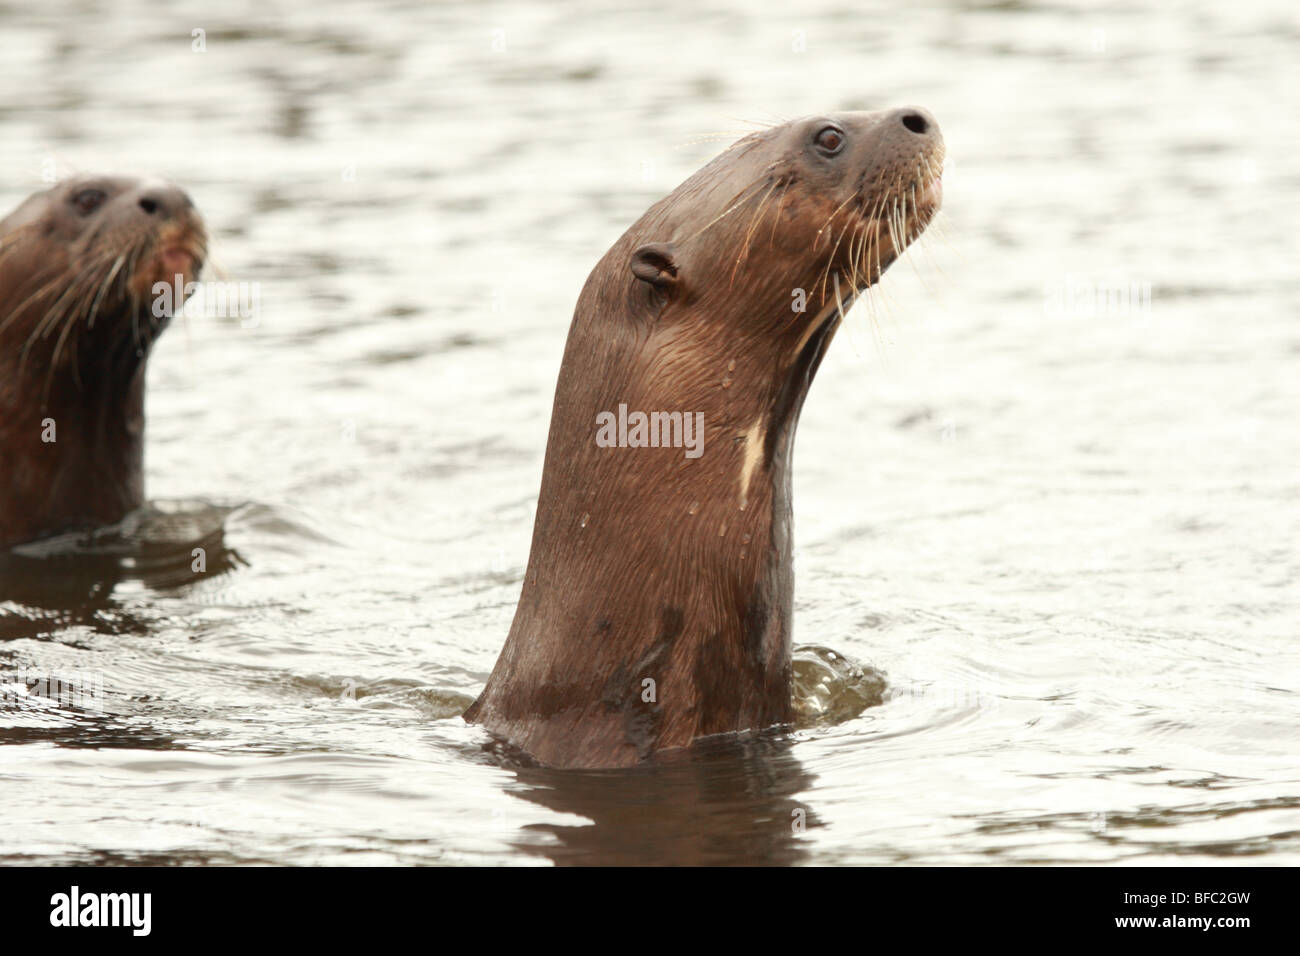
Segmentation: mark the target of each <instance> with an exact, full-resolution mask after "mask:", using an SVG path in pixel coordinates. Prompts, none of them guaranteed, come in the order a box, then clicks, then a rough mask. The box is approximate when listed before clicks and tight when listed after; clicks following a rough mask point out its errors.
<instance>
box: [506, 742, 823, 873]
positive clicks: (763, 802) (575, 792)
mask: <svg viewBox="0 0 1300 956" xmlns="http://www.w3.org/2000/svg"><path fill="white" fill-rule="evenodd" d="M792 746H793V742H792V741H791V739H790V738H789V737H787V736H781V735H776V734H762V735H756V736H752V737H744V738H741V739H735V738H731V739H710V740H705V741H701V742H700V743H699V744H697V745H696V746H694V747H689V748H684V749H682V750H679V751H670V752H666V753H664V754H661V755H660V759H659V760H658V762H657V763H656V764H654V765H653V766H646V767H639V768H635V769H631V770H617V771H614V770H602V771H572V770H547V769H542V768H519V769H517V770H516V771H515V773H516V774H517V785H516V786H511V787H508V788H507V790H508V792H509V793H510V794H512V795H513V796H515V797H518V798H519V799H520V800H525V801H528V802H530V803H535V804H539V805H541V806H544V807H547V808H548V809H550V810H554V811H557V812H560V813H564V814H571V815H575V816H578V817H582V818H584V819H583V822H581V823H573V824H550V823H547V824H532V825H529V826H526V827H524V828H523V832H522V834H521V836H520V837H519V838H518V839H517V840H516V841H514V843H513V845H514V846H515V847H516V848H517V849H518V850H519V851H520V852H523V853H526V854H529V855H532V856H543V857H546V858H547V859H549V860H551V861H552V862H553V863H555V864H557V865H562V866H575V865H593V864H601V865H606V866H645V865H652V866H653V865H677V866H691V865H699V866H719V865H735V864H737V863H745V864H747V865H753V866H783V865H789V864H793V863H801V862H804V861H805V860H807V859H808V855H809V854H808V850H807V844H806V841H805V840H804V838H803V834H804V833H805V832H806V831H807V829H809V828H811V827H815V826H818V825H820V823H819V821H818V819H817V817H816V815H815V813H814V812H813V810H812V809H811V808H810V807H809V806H808V804H807V803H806V802H805V801H801V800H799V799H797V797H798V795H799V794H801V793H803V792H805V791H807V790H808V789H809V788H810V787H811V786H812V784H813V781H814V780H815V779H816V777H815V775H814V774H812V773H810V772H809V771H808V770H807V769H806V768H805V767H804V766H803V764H801V763H800V762H799V760H798V759H797V758H796V757H795V756H794V753H793V752H792Z"/></svg>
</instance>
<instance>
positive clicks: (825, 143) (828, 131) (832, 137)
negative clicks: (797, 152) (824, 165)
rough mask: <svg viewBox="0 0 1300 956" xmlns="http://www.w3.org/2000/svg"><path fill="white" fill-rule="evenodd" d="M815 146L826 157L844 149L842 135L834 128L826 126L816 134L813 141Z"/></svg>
mask: <svg viewBox="0 0 1300 956" xmlns="http://www.w3.org/2000/svg"><path fill="white" fill-rule="evenodd" d="M814 142H816V144H817V146H818V147H819V148H820V149H821V150H822V152H824V153H826V154H827V155H828V156H834V155H835V154H836V153H838V152H839V151H840V150H841V149H842V148H843V147H844V133H843V132H841V131H840V130H838V129H836V128H835V127H834V126H827V127H826V128H825V129H823V130H822V131H821V132H820V133H818V134H817V139H816V140H814Z"/></svg>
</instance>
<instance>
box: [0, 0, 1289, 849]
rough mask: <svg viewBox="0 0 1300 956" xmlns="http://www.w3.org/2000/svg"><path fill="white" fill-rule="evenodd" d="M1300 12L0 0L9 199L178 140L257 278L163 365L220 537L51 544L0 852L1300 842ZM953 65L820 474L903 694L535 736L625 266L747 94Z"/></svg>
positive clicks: (199, 191)
mask: <svg viewBox="0 0 1300 956" xmlns="http://www.w3.org/2000/svg"><path fill="white" fill-rule="evenodd" d="M195 31H202V32H201V33H199V34H198V35H197V36H196V34H195ZM196 47H199V48H200V49H196ZM1297 50H1300V14H1298V13H1297V11H1296V10H1295V8H1294V6H1293V5H1292V4H1289V3H1286V2H1250V3H1235V4H1215V3H1209V2H1205V3H1192V4H1177V3H1164V2H1155V0H1150V2H1145V3H1124V4H1091V3H1070V2H1057V3H1052V4H1042V5H1040V4H1033V3H990V4H984V3H974V2H964V3H963V2H952V3H932V4H919V5H898V4H870V3H868V4H854V3H849V2H847V0H844V2H833V0H815V2H811V3H803V4H800V5H799V9H798V12H797V13H793V12H791V11H790V10H789V8H788V7H787V6H786V5H782V4H775V3H771V4H763V3H754V2H748V0H697V2H692V3H657V4H612V5H605V7H604V12H599V13H597V12H592V11H591V10H590V9H588V5H587V4H580V3H572V2H552V3H546V4H524V3H486V4H481V3H434V4H427V3H379V2H355V3H347V4H340V5H337V6H330V7H328V8H326V7H324V6H323V5H315V4H307V3H301V4H286V3H277V2H267V0H258V2H256V3H253V2H247V3H232V4H228V5H225V8H224V10H223V12H222V13H221V14H220V15H219V16H218V15H215V14H213V13H211V12H210V5H207V4H199V3H193V4H185V3H179V4H173V5H169V6H168V7H167V9H166V11H162V10H160V9H158V8H156V7H155V5H152V4H145V3H143V2H140V0H124V2H118V3H113V4H102V5H101V4H93V3H88V2H82V3H76V2H57V0H56V2H45V3H41V4H22V5H19V4H14V3H5V4H4V5H3V6H0V173H2V174H0V200H3V205H4V207H5V209H6V210H7V209H9V208H12V206H14V205H16V204H17V203H18V202H19V201H20V200H21V199H22V197H24V196H25V195H26V194H28V193H29V192H31V191H33V190H35V189H37V188H40V186H41V179H42V176H43V175H45V174H46V173H48V172H49V171H51V170H52V169H58V170H95V171H101V170H107V171H123V172H129V173H140V172H156V173H161V174H164V175H167V176H169V177H171V178H173V179H175V180H176V181H177V182H179V183H181V184H183V185H184V186H185V187H186V188H187V189H188V190H189V191H190V192H191V194H192V195H193V197H194V198H195V200H196V202H197V204H198V206H199V207H200V209H201V210H202V211H203V212H204V213H205V215H206V217H207V220H208V223H209V227H210V231H211V233H212V235H213V237H214V250H215V254H216V258H217V260H219V262H218V264H219V265H220V267H222V269H223V270H224V272H223V273H222V274H223V275H226V276H228V277H229V278H230V279H231V280H237V281H243V282H248V283H250V284H252V285H250V286H249V288H255V289H257V290H258V295H259V307H258V309H257V310H256V314H255V317H254V318H253V319H252V320H250V321H245V322H240V321H235V320H227V319H215V318H208V317H204V316H203V315H193V316H191V317H189V318H188V319H187V320H186V321H184V322H180V323H177V324H176V325H175V326H174V327H173V328H172V329H171V330H170V331H169V332H168V333H167V335H166V336H165V337H164V338H163V340H162V341H161V343H160V344H159V347H158V348H157V349H156V351H155V353H154V358H153V360H152V363H151V369H150V383H149V388H150V391H149V396H148V414H149V432H148V453H147V462H146V464H147V480H148V491H149V496H150V498H151V499H152V500H153V501H154V502H155V505H154V507H153V509H152V511H151V514H150V515H148V516H146V519H147V520H150V521H153V522H155V523H157V524H159V525H164V526H166V525H168V523H169V522H170V523H172V524H175V523H176V522H181V523H185V522H189V523H190V524H191V525H194V526H195V527H200V526H201V527H200V531H201V535H202V536H203V537H202V540H204V541H205V542H207V543H208V545H207V547H208V551H209V553H210V564H209V569H208V573H207V574H206V575H205V576H203V577H202V578H201V579H199V580H197V581H195V580H194V579H193V578H192V577H187V576H186V575H185V574H183V573H181V574H178V573H175V572H176V567H175V565H176V564H177V560H178V558H177V555H176V554H171V555H168V554H166V553H164V554H163V555H162V556H161V557H159V558H158V559H157V561H156V562H154V563H152V564H151V563H150V561H149V560H147V559H145V558H141V557H140V556H138V555H137V556H136V557H134V558H132V559H130V560H125V559H122V560H118V559H113V560H112V561H109V562H108V564H109V565H112V567H107V569H106V565H105V564H104V562H103V561H99V562H98V563H95V564H94V566H93V567H91V568H89V569H88V567H87V564H86V561H80V562H79V561H76V560H73V561H71V563H70V564H67V563H58V562H51V561H49V560H48V559H41V558H39V557H33V558H31V561H32V562H35V563H34V564H31V565H30V566H27V565H24V568H23V569H18V570H11V571H10V572H7V573H8V574H9V575H10V578H9V580H8V581H6V582H5V588H6V590H7V591H8V594H7V595H6V596H7V597H8V598H9V600H7V601H5V602H4V603H3V604H0V674H2V675H3V676H0V704H2V705H3V706H0V718H2V719H0V861H3V862H20V861H26V862H40V863H71V862H88V863H93V862H122V863H140V862H163V863H204V862H209V863H261V862H270V863H288V864H336V863H359V864H370V863H399V864H405V863H437V864H502V863H504V864H533V863H547V862H555V863H587V862H614V863H687V862H711V863H800V862H802V863H814V864H826V863H882V864H883V863H911V864H973V863H986V864H987V863H992V864H1007V863H1122V864H1123V863H1127V864H1132V863H1141V864H1152V863H1161V864H1169V863H1173V864H1184V863H1186V864H1192V863H1201V864H1204V863H1225V862H1244V863H1254V864H1260V863H1263V864H1291V865H1294V864H1296V863H1297V862H1300V760H1297V751H1298V750H1300V746H1298V744H1297V739H1298V735H1297V722H1298V720H1297V718H1298V717H1300V649H1298V648H1297V636H1298V634H1297V631H1300V599H1298V594H1297V585H1296V578H1297V574H1298V573H1300V557H1298V555H1297V546H1296V542H1297V540H1298V539H1300V475H1298V473H1297V463H1298V462H1300V434H1298V432H1297V429H1296V424H1295V416H1296V412H1297V409H1300V327H1297V324H1296V322H1297V316H1298V314H1300V312H1298V310H1297V303H1298V302H1300V280H1298V279H1297V274H1296V262H1297V258H1298V253H1300V242H1298V240H1297V233H1296V228H1295V227H1296V223H1297V219H1298V216H1297V213H1300V174H1298V173H1297V169H1296V162H1295V156H1296V155H1297V146H1300V137H1298V134H1297V127H1296V121H1295V117H1296V116H1297V115H1300V65H1298V64H1300V57H1297ZM910 103H916V104H920V105H923V106H926V107H927V108H929V109H930V110H932V111H933V113H934V114H935V115H936V117H937V118H938V120H939V122H940V124H941V126H942V128H943V130H944V134H945V138H946V141H947V144H948V164H947V167H946V171H945V176H944V187H945V211H944V214H943V215H942V216H941V217H940V219H939V221H938V222H937V223H936V224H935V226H934V227H932V228H931V230H930V232H929V233H928V234H927V235H926V236H925V237H924V238H923V239H922V241H921V243H920V244H919V247H918V248H914V249H913V250H912V252H911V255H910V256H909V257H908V259H905V260H904V261H902V262H900V263H898V264H897V265H895V266H894V268H893V269H892V270H891V271H890V273H889V274H888V275H887V276H886V277H885V279H884V281H883V283H882V284H881V286H880V287H879V289H878V294H877V295H876V296H875V297H874V300H873V302H872V303H866V302H863V303H861V304H859V305H858V306H857V307H855V309H854V311H853V312H852V313H851V314H850V316H849V321H848V326H847V328H846V329H845V330H844V331H843V332H841V334H840V336H839V337H838V338H837V340H836V342H835V343H834V347H833V348H832V349H831V351H830V355H829V356H828V358H827V360H826V362H825V363H824V365H823V367H822V369H821V371H820V373H819V375H818V380H817V382H816V383H815V384H814V387H813V388H812V391H811V394H810V397H809V400H808V402H807V405H806V407H805V410H804V414H803V418H802V425H801V428H800V433H799V440H798V446H797V450H796V453H795V473H794V474H795V478H794V481H795V538H796V580H797V607H796V612H795V640H796V643H815V644H820V645H825V646H828V647H831V648H834V649H835V650H837V651H838V652H840V653H842V654H846V655H849V656H850V657H851V658H853V659H856V660H858V661H860V662H863V663H864V664H869V665H871V666H873V667H876V668H879V669H880V670H882V671H883V672H884V673H885V674H886V679H887V682H888V690H887V692H886V699H885V701H884V703H882V704H881V705H880V706H876V707H872V708H869V709H867V710H866V711H865V712H863V713H862V714H861V715H860V716H858V717H856V718H853V719H850V720H847V721H844V722H841V723H837V724H834V725H831V726H823V727H813V728H806V729H802V730H799V731H797V732H796V733H794V734H793V735H790V736H784V737H783V736H763V737H760V738H757V739H752V740H746V741H740V742H730V743H727V742H723V743H719V744H716V745H714V746H710V747H704V748H701V749H700V750H699V751H698V752H692V753H689V754H685V755H679V757H678V758H677V759H673V760H669V761H667V762H666V763H665V764H664V765H661V766H658V767H654V768H652V769H643V770H636V771H630V772H620V773H608V772H607V773H557V772H549V771H541V770H520V769H513V768H511V767H508V766H504V765H502V764H500V763H499V762H498V761H497V760H496V759H494V758H493V757H492V756H491V755H490V754H489V753H488V752H487V751H485V749H484V743H485V741H486V738H485V736H484V735H483V733H482V732H481V731H480V730H479V729H477V728H474V727H470V726H467V725H465V724H464V723H463V722H462V721H461V720H460V718H459V716H458V715H459V713H460V711H461V710H462V709H463V708H464V707H465V706H466V705H467V704H468V703H469V701H471V700H472V699H473V697H474V696H475V694H476V693H477V692H478V690H479V689H480V688H481V687H482V684H483V682H484V680H485V679H486V677H487V674H488V672H489V671H490V669H491V667H492V664H493V662H494V660H495V657H496V654H497V652H498V650H499V649H500V646H501V644H502V642H503V640H504V638H505V634H506V631H507V629H508V627H509V624H510V620H511V617H512V614H513V610H514V603H515V600H516V598H517V596H518V591H519V585H520V579H521V575H522V569H523V565H524V561H525V559H526V557H527V549H528V542H529V537H530V533H531V519H532V509H533V507H534V502H535V498H536V493H537V487H538V483H539V480H540V476H541V463H542V455H543V451H544V444H545V438H546V428H547V421H548V416H549V413H550V403H551V394H552V390H553V388H554V383H555V376H556V373H557V370H558V368H559V361H560V356H561V351H562V348H563V344H564V337H565V334H566V331H567V327H568V321H569V318H570V316H571V314H572V309H573V304H574V302H575V300H576V298H577V293H578V290H579V289H580V287H581V284H582V282H583V280H584V279H585V277H586V275H587V273H588V272H589V270H590V269H591V268H592V266H593V265H594V264H595V262H596V260H597V259H598V258H599V256H600V255H601V254H602V253H603V252H604V251H605V249H607V248H608V247H609V245H610V244H611V243H612V242H613V241H614V240H615V239H616V238H617V237H618V235H619V234H620V233H621V232H622V230H623V229H625V228H626V227H627V225H628V224H630V223H631V222H632V221H633V220H634V219H636V218H637V216H639V214H640V213H641V212H642V211H643V210H644V209H645V208H646V207H647V206H648V205H649V204H650V203H651V202H653V201H654V200H655V199H657V198H658V197H660V196H662V195H663V194H665V193H666V192H668V191H669V190H671V189H672V188H673V187H674V186H675V185H676V184H677V183H678V182H680V181H681V180H682V179H684V178H685V177H686V176H687V175H689V174H690V173H691V172H693V171H694V170H695V169H696V168H698V167H699V166H700V165H702V164H703V163H704V162H705V161H707V159H708V158H710V157H711V156H712V155H714V154H716V152H717V151H718V150H720V149H721V148H722V147H723V146H725V145H726V143H728V142H730V141H731V140H734V139H736V138H738V137H739V136H741V135H744V133H745V132H747V131H749V130H752V129H755V128H758V127H759V126H762V125H765V124H769V123H773V122H780V121H782V120H784V119H787V118H792V117H796V116H800V115H804V114H808V113H817V112H826V111H832V110H837V109H875V108H882V107H886V106H897V105H906V104H910ZM196 522H197V523H198V524H195V523H196ZM188 553H189V552H188V549H186V550H185V552H184V553H183V554H181V555H180V557H179V562H180V564H181V566H182V570H183V565H184V563H185V561H187V560H188ZM42 560H45V563H44V564H42V563H40V562H41V561H42ZM42 675H44V676H42ZM42 681H44V683H42ZM51 681H62V682H66V683H62V684H59V685H55V684H53V683H51ZM55 686H58V687H61V688H62V689H64V690H67V689H68V688H69V687H70V688H72V689H73V691H74V692H71V693H53V692H51V688H53V687H55ZM42 688H44V690H45V691H46V693H44V694H42V693H40V691H41V690H42Z"/></svg>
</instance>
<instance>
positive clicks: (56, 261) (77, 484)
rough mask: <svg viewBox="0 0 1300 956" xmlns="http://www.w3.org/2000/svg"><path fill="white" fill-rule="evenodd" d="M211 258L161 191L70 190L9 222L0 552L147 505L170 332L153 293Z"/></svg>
mask: <svg viewBox="0 0 1300 956" xmlns="http://www.w3.org/2000/svg"><path fill="white" fill-rule="evenodd" d="M206 251H207V236H206V233H205V231H204V226H203V220H202V218H201V217H200V216H199V214H198V212H197V211H196V210H195V208H194V204H193V203H192V202H191V201H190V198H189V196H188V195H186V193H185V192H184V191H183V190H181V189H179V188H178V187H176V186H174V185H171V184H168V183H164V182H156V181H144V180H137V179H130V178H124V177H84V176H83V177H78V178H75V179H69V180H65V181H62V182H60V183H58V184H56V185H55V186H53V187H51V188H50V189H47V190H44V191H41V192H38V193H36V194H34V195H32V196H30V197H28V198H27V200H26V201H24V202H23V203H22V204H21V205H20V206H19V207H18V208H17V209H16V210H14V211H13V212H12V213H11V214H10V215H8V216H7V217H6V218H4V219H3V220H0V548H8V547H11V546H13V545H15V544H20V543H24V542H28V541H33V540H36V539H39V538H43V537H46V536H49V535H53V534H59V533H64V532H68V531H75V530H79V529H91V528H96V527H100V526H103V525H109V524H113V523H115V522H118V521H120V520H121V519H122V518H123V517H125V516H126V515H127V514H128V513H129V512H131V511H132V510H134V509H136V508H138V507H139V506H140V505H141V504H143V503H144V387H145V366H146V363H147V361H148V357H149V352H150V350H151V348H152V346H153V343H154V342H155V341H156V340H157V338H158V336H159V335H160V334H161V333H162V331H163V329H164V328H166V326H167V323H168V321H169V319H170V315H169V314H167V312H166V311H165V310H160V309H159V308H157V307H156V305H155V299H156V295H155V291H154V289H155V286H156V285H158V284H159V283H163V284H165V285H167V286H168V287H172V286H174V285H175V284H176V283H177V276H179V277H180V281H179V285H180V287H181V288H182V289H183V288H184V287H185V284H186V283H188V282H190V281H192V280H194V279H195V278H196V277H197V276H198V274H199V271H200V270H201V269H202V266H203V260H204V258H205V256H206ZM160 313H161V314H160Z"/></svg>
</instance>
